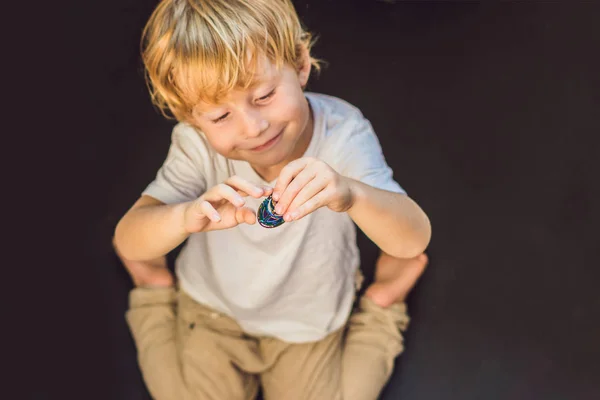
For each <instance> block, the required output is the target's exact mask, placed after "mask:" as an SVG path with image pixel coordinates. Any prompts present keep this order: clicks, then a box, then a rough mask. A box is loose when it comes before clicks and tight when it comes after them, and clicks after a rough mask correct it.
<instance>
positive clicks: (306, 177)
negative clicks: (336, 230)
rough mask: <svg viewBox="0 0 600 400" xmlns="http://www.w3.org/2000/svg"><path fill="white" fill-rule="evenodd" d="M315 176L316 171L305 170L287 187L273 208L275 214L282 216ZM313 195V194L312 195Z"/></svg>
mask: <svg viewBox="0 0 600 400" xmlns="http://www.w3.org/2000/svg"><path fill="white" fill-rule="evenodd" d="M316 175H317V171H315V170H314V169H312V168H310V167H309V168H305V169H303V170H302V172H300V173H299V174H298V175H296V177H295V178H294V179H293V180H292V181H291V182H290V183H289V184H288V185H287V187H286V188H285V189H284V190H283V192H282V193H281V195H280V197H281V198H280V199H279V201H277V205H276V206H275V212H276V213H277V214H279V215H283V214H284V213H285V212H286V211H287V210H288V208H289V206H290V204H292V201H294V199H295V198H296V195H297V194H298V193H300V191H301V190H302V189H304V187H305V186H306V185H307V184H308V183H309V182H312V181H313V180H314V179H315V177H316ZM313 194H314V193H313Z"/></svg>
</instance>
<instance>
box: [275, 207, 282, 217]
mask: <svg viewBox="0 0 600 400" xmlns="http://www.w3.org/2000/svg"><path fill="white" fill-rule="evenodd" d="M282 211H283V210H282V207H281V206H277V207H275V212H276V213H277V214H279V215H281V212H282Z"/></svg>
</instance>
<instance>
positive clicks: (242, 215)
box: [235, 207, 256, 225]
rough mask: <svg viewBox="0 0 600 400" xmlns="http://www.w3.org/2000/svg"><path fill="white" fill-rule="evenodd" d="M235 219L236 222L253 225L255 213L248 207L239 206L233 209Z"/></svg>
mask: <svg viewBox="0 0 600 400" xmlns="http://www.w3.org/2000/svg"><path fill="white" fill-rule="evenodd" d="M235 220H236V221H237V223H238V224H244V223H245V224H249V225H253V224H254V223H256V213H255V212H254V210H253V209H251V208H249V207H240V208H236V210H235Z"/></svg>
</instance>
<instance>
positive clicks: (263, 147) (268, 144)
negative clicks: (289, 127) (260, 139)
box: [250, 130, 283, 152]
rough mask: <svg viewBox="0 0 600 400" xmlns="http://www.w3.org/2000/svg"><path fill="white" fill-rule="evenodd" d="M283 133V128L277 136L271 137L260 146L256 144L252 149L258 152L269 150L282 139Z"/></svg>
mask: <svg viewBox="0 0 600 400" xmlns="http://www.w3.org/2000/svg"><path fill="white" fill-rule="evenodd" d="M282 135H283V130H282V131H281V132H279V133H278V134H277V135H276V136H275V137H273V138H271V139H269V140H268V141H267V142H265V143H263V144H261V145H260V146H256V147H254V148H252V149H250V150H251V151H256V152H260V151H265V150H268V149H270V148H271V147H273V146H274V145H275V144H277V142H279V139H281V136H282Z"/></svg>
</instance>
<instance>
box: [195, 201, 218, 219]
mask: <svg viewBox="0 0 600 400" xmlns="http://www.w3.org/2000/svg"><path fill="white" fill-rule="evenodd" d="M199 209H200V211H201V212H202V214H204V215H205V216H206V217H207V218H208V219H210V220H211V221H212V222H219V221H221V215H219V213H218V212H217V210H215V208H214V207H213V206H212V204H210V203H209V202H208V201H206V200H205V201H203V202H201V203H200V207H199Z"/></svg>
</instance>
